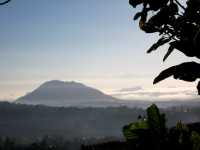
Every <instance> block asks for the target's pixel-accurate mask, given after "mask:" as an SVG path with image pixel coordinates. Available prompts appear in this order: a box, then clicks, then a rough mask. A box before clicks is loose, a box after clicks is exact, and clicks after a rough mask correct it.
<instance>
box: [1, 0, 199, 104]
mask: <svg viewBox="0 0 200 150" xmlns="http://www.w3.org/2000/svg"><path fill="white" fill-rule="evenodd" d="M138 9H139V8H138ZM138 9H135V10H134V9H132V8H131V6H129V4H128V0H109V1H108V0H84V1H81V0H59V1H58V0H42V1H41V0H12V1H11V3H9V4H8V5H5V6H1V7H0V18H1V26H0V33H1V34H0V100H11V101H12V100H14V99H16V98H17V97H20V96H22V95H24V94H26V93H27V92H30V91H32V90H34V89H35V88H37V87H38V86H39V85H40V84H42V83H44V82H45V81H48V80H55V79H56V80H63V81H77V82H82V83H84V84H86V85H88V86H91V87H95V88H97V89H100V90H102V91H103V92H105V93H107V94H112V95H113V96H117V97H120V98H124V99H168V98H171V96H172V95H174V96H173V97H176V98H184V99H185V98H191V97H197V96H196V85H195V83H186V82H182V81H175V80H173V79H168V80H166V81H164V82H162V83H161V84H158V85H156V86H153V85H152V82H153V78H154V77H155V76H156V75H157V74H158V73H159V72H160V71H161V70H162V69H165V68H167V67H169V66H171V65H176V64H179V63H181V62H184V61H188V60H195V59H188V58H186V57H185V56H184V55H183V54H181V53H179V52H174V53H173V54H172V55H171V57H169V59H168V60H167V61H166V62H165V63H163V62H162V57H163V55H164V54H165V52H166V49H167V47H162V48H160V49H159V50H158V51H157V52H155V53H152V54H150V55H147V54H146V50H147V49H148V48H149V47H150V46H151V44H152V43H154V42H155V40H156V39H157V38H158V36H157V35H156V34H154V35H150V34H145V33H143V32H142V31H140V30H139V28H138V22H134V21H133V20H132V18H133V16H134V13H135V12H136V11H137V10H138ZM121 89H122V90H121ZM127 89H128V90H127ZM127 92H128V93H127ZM188 93H189V94H188ZM188 96H189V97H188Z"/></svg>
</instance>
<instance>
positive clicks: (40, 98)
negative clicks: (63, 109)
mask: <svg viewBox="0 0 200 150" xmlns="http://www.w3.org/2000/svg"><path fill="white" fill-rule="evenodd" d="M114 100H116V99H115V98H113V97H111V96H108V95H106V94H104V93H103V92H101V91H99V90H97V89H94V88H91V87H88V86H86V85H84V84H81V83H78V82H74V81H72V82H63V81H58V80H53V81H48V82H45V83H44V84H42V85H41V86H40V87H38V88H37V89H36V90H34V91H33V92H31V93H28V94H27V95H25V96H23V97H20V98H18V99H17V100H16V103H20V104H33V105H38V104H43V105H47V106H93V105H94V106H95V105H99V106H101V105H102V106H103V105H105V106H109V104H110V105H113V101H114Z"/></svg>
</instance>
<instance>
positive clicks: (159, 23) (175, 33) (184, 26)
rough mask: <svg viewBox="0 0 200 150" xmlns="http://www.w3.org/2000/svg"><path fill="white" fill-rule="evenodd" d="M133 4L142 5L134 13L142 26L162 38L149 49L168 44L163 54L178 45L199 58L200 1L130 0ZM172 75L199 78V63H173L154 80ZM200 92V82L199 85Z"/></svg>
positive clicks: (180, 77) (185, 51)
mask: <svg viewBox="0 0 200 150" xmlns="http://www.w3.org/2000/svg"><path fill="white" fill-rule="evenodd" d="M129 3H130V5H132V6H133V7H134V8H135V7H136V6H138V5H143V9H142V11H141V12H138V13H136V14H135V17H134V20H137V19H139V27H140V29H141V30H143V31H144V32H146V33H158V34H159V37H160V39H159V40H158V41H157V42H156V43H155V44H153V45H152V47H151V48H150V49H149V50H148V51H147V53H151V52H153V51H155V50H157V49H158V48H159V47H160V46H162V45H164V44H167V43H168V44H169V48H168V51H167V53H166V55H165V56H164V58H163V61H165V60H166V59H167V58H168V56H169V55H170V54H171V53H172V52H173V51H174V50H175V49H176V50H178V51H180V52H182V53H183V54H185V55H186V56H187V57H196V58H198V59H199V58H200V1H199V0H188V1H187V2H186V4H185V5H184V4H181V3H180V2H179V1H178V0H130V1H129ZM170 76H173V77H174V78H175V79H180V80H184V81H189V82H193V81H196V80H197V79H198V78H200V64H198V63H196V62H185V63H182V64H180V65H177V66H172V67H170V68H168V69H166V70H164V71H162V72H161V73H160V75H159V76H158V77H156V78H155V80H154V84H155V83H158V82H160V81H161V80H164V79H166V78H168V77H170ZM197 89H198V92H199V94H200V82H199V83H198V85H197Z"/></svg>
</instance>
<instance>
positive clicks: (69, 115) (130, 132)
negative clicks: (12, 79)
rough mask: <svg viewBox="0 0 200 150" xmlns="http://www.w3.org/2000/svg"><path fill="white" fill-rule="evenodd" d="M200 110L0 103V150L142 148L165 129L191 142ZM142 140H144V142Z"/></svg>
mask: <svg viewBox="0 0 200 150" xmlns="http://www.w3.org/2000/svg"><path fill="white" fill-rule="evenodd" d="M152 107H153V108H152ZM199 110H200V109H199V108H198V107H194V108H187V107H183V106H182V107H172V108H168V109H162V110H160V112H161V113H162V114H161V113H160V112H159V110H158V108H157V107H156V105H152V106H151V107H149V108H148V109H147V111H145V110H144V109H140V108H127V107H107V108H75V107H67V108H65V107H47V106H30V105H21V104H13V103H8V102H1V103H0V118H1V120H0V134H1V135H0V137H1V138H0V149H2V150H4V149H7V150H15V149H16V150H18V149H24V150H35V149H37V150H38V149H39V150H40V149H41V150H49V149H55V150H64V149H68V150H79V149H82V150H99V149H103V150H109V149H113V148H115V149H125V150H126V149H127V150H128V149H132V148H133V147H134V149H141V146H142V148H144V147H143V146H146V145H149V146H157V144H156V145H152V143H151V142H149V140H146V138H148V139H153V138H155V139H156V138H158V137H159V136H161V135H165V134H166V135H167V136H169V137H170V138H169V139H172V141H164V142H172V143H171V144H170V145H173V144H174V145H175V146H177V147H181V146H183V147H184V146H187V147H191V144H195V142H197V143H198V140H199V139H200V136H199V133H200V130H199V126H200V124H199V123H191V122H192V121H193V122H195V121H199V116H200V111H199ZM164 114H165V115H164ZM192 119H193V120H192ZM177 122H178V123H177ZM186 124H187V125H186ZM154 128H155V129H156V130H154ZM151 130H152V131H151ZM149 131H151V132H152V133H151V134H150V132H149ZM161 131H163V133H164V134H163V133H161ZM154 132H155V133H154ZM154 134H155V136H154V137H151V136H152V135H154ZM156 134H158V136H157V135H156ZM171 136H172V137H173V138H171ZM178 137H179V138H183V139H181V140H189V141H188V142H185V141H184V142H185V144H186V145H184V144H183V145H181V143H179V142H177V141H176V140H177V138H178ZM163 139H165V138H164V137H163ZM166 139H168V138H166ZM138 140H139V141H138ZM140 140H142V141H140ZM141 142H142V143H143V142H146V144H142V145H140V144H139V143H141ZM161 142H162V141H161ZM173 142H175V143H173ZM197 143H196V144H197ZM135 144H136V145H135ZM138 144H139V145H138ZM154 144H155V143H154ZM160 144H161V143H160ZM165 144H166V143H165ZM160 146H163V145H162V144H161V145H160ZM197 146H198V144H197Z"/></svg>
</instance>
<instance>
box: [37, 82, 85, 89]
mask: <svg viewBox="0 0 200 150" xmlns="http://www.w3.org/2000/svg"><path fill="white" fill-rule="evenodd" d="M69 86H73V87H86V86H85V85H83V84H82V83H78V82H75V81H60V80H51V81H47V82H45V83H43V84H42V85H41V86H40V87H39V88H53V87H69Z"/></svg>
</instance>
